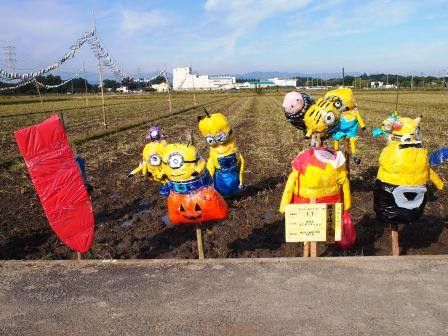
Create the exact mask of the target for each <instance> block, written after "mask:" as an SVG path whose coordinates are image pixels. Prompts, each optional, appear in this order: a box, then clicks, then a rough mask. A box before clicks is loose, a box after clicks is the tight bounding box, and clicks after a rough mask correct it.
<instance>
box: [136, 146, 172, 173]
mask: <svg viewBox="0 0 448 336" xmlns="http://www.w3.org/2000/svg"><path fill="white" fill-rule="evenodd" d="M166 146H167V144H166V141H165V140H161V141H154V142H150V143H148V144H147V145H146V146H145V147H144V148H143V154H142V156H143V170H142V174H143V175H147V174H150V175H151V176H152V178H153V179H154V180H156V181H159V182H160V181H162V180H163V178H162V175H163V170H162V156H163V152H164V151H165V148H166Z"/></svg>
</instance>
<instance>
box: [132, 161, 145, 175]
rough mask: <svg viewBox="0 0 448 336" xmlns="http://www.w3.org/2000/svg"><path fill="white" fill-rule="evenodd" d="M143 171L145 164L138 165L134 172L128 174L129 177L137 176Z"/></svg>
mask: <svg viewBox="0 0 448 336" xmlns="http://www.w3.org/2000/svg"><path fill="white" fill-rule="evenodd" d="M142 170H143V164H142V163H141V162H140V164H139V165H138V167H137V168H135V169H134V170H133V171H131V172H130V173H129V174H128V177H131V176H134V175H135V174H137V173H139V172H141V171H142Z"/></svg>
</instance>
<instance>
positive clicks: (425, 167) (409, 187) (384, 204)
mask: <svg viewBox="0 0 448 336" xmlns="http://www.w3.org/2000/svg"><path fill="white" fill-rule="evenodd" d="M420 121H421V117H418V118H415V119H411V118H404V117H400V116H397V115H394V116H390V117H388V118H387V119H386V120H385V121H383V123H382V125H383V127H382V129H381V130H376V134H375V131H374V134H375V135H380V134H386V135H387V138H388V144H387V146H386V147H385V148H384V149H383V151H382V152H381V155H380V167H379V170H378V175H377V179H376V181H375V185H374V190H373V196H374V210H375V213H376V215H377V218H378V219H380V220H382V221H384V222H388V223H403V222H404V223H407V222H411V221H414V220H416V219H418V218H420V216H421V215H422V213H423V211H424V207H425V204H426V183H427V181H428V180H431V181H432V182H433V183H434V185H435V186H436V188H437V189H439V190H441V189H443V182H442V181H441V180H440V178H439V176H437V174H436V173H435V172H434V171H433V170H432V169H431V167H430V166H429V162H428V152H427V150H426V149H424V148H423V147H422V141H421V135H420V126H419V124H420Z"/></svg>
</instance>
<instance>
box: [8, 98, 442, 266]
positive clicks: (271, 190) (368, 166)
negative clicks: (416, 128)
mask: <svg viewBox="0 0 448 336" xmlns="http://www.w3.org/2000/svg"><path fill="white" fill-rule="evenodd" d="M280 106H281V97H280V96H279V97H274V96H249V97H230V98H227V99H225V100H223V101H218V102H217V103H215V104H211V105H210V106H209V111H210V112H215V111H221V112H223V113H225V114H226V115H227V116H228V117H229V119H230V120H231V122H232V124H233V129H234V131H235V133H236V136H237V141H238V143H239V147H240V150H241V152H242V153H243V155H244V156H245V158H246V161H247V168H246V184H247V189H246V190H245V191H243V192H242V194H241V195H240V196H238V197H235V198H233V199H229V200H228V204H229V208H230V212H229V218H228V219H227V220H224V221H219V222H214V223H208V224H206V225H204V228H205V229H204V239H205V253H206V257H208V258H227V257H292V256H300V255H301V253H302V251H301V250H302V246H301V245H300V244H293V243H288V244H287V243H285V241H284V240H285V239H284V220H283V216H282V215H280V214H279V213H278V212H277V209H278V205H279V203H280V198H281V194H282V191H283V187H284V184H285V180H286V178H287V176H288V174H289V171H290V162H291V160H292V159H293V158H294V157H295V155H297V153H298V152H300V151H301V150H302V149H304V148H306V146H307V142H306V141H304V140H303V139H302V138H301V134H300V133H299V132H297V131H296V130H295V129H294V128H292V127H291V126H290V125H289V124H287V123H286V121H285V120H284V117H283V112H282V110H281V107H280ZM200 113H201V110H200V109H197V110H192V111H187V112H186V113H184V114H181V115H177V116H174V117H171V118H166V119H163V120H159V121H157V123H158V124H159V125H160V126H162V128H163V130H164V132H165V133H166V135H167V138H168V140H169V141H176V140H178V138H179V137H180V136H181V135H184V133H185V132H186V131H187V130H191V129H192V130H194V131H195V133H196V135H197V144H198V146H199V147H200V149H201V152H202V153H203V154H204V156H205V157H206V156H207V151H208V150H207V148H206V146H205V143H204V141H203V140H202V139H201V138H199V135H198V132H197V119H196V117H197V115H198V114H200ZM383 114H384V113H383ZM382 116H383V115H381V116H378V117H375V118H372V120H373V121H374V122H377V121H378V120H381V117H382ZM366 119H368V118H367V117H366ZM374 122H368V126H369V127H370V128H371V127H372V126H377V125H376V124H374ZM148 126H149V125H148ZM148 126H144V127H139V128H134V129H131V130H127V131H123V132H120V133H118V134H114V135H110V136H107V137H103V138H100V139H96V140H93V141H89V142H87V143H85V144H83V145H81V146H80V147H78V148H77V150H78V153H79V154H80V155H82V156H83V157H85V158H86V159H87V170H88V174H89V176H90V182H91V184H92V185H93V186H94V191H93V193H92V195H91V198H92V204H93V207H94V212H95V240H94V243H93V245H92V247H91V249H90V250H89V251H88V252H87V253H86V254H85V255H84V258H101V259H103V258H196V257H197V252H196V236H195V232H194V228H193V227H192V226H173V225H170V224H169V223H167V221H166V220H165V218H164V217H165V216H166V215H167V210H166V199H165V198H163V197H161V196H158V185H156V184H155V183H152V182H150V181H148V180H146V179H144V178H143V177H141V176H135V177H133V178H132V179H128V178H127V176H126V175H127V173H128V172H129V171H130V170H132V169H133V168H134V167H135V166H136V165H137V164H138V162H139V160H140V153H141V149H142V146H143V145H144V136H145V134H146V131H147V128H148ZM359 144H360V145H359V152H360V156H361V157H362V159H363V162H362V163H361V165H359V166H356V165H355V164H354V163H353V162H352V163H351V174H352V183H351V185H352V197H353V203H354V208H353V210H352V211H351V215H352V218H353V219H354V221H355V224H356V230H357V242H356V245H355V246H354V247H353V248H351V249H349V250H341V249H339V248H338V247H336V246H335V245H326V244H319V250H318V253H319V255H321V256H341V255H344V256H345V255H389V254H390V253H391V252H390V228H389V227H388V226H387V225H385V224H383V223H381V222H379V221H377V220H376V219H375V218H374V212H373V205H372V192H371V190H372V185H373V181H374V179H375V176H376V171H377V169H378V167H377V160H378V156H379V153H380V150H381V148H382V147H383V146H384V143H381V142H380V141H376V140H375V141H374V140H372V137H371V136H370V134H367V133H365V134H363V135H361V138H360V140H359ZM437 171H438V173H439V174H440V175H441V176H442V177H443V178H444V181H445V182H446V176H447V173H448V169H447V168H446V166H445V167H440V168H438V169H437ZM0 178H1V180H0V183H1V190H0V192H1V194H0V209H1V215H0V220H1V223H0V230H1V231H0V259H71V258H73V257H74V253H73V252H72V251H70V249H69V248H67V247H65V246H64V245H63V244H61V242H60V241H59V240H58V239H57V237H56V236H55V235H54V233H53V232H52V231H51V228H50V227H49V225H48V222H47V220H46V218H45V215H44V213H43V209H42V207H41V205H40V202H39V199H38V197H37V194H36V193H35V191H34V188H33V186H32V184H31V181H30V178H29V175H28V173H27V171H26V167H25V165H24V164H23V163H20V164H16V165H14V166H12V167H10V168H8V169H4V170H3V171H2V172H1V177H0ZM400 247H401V253H402V254H445V253H447V252H448V196H447V193H446V191H444V192H438V193H435V192H434V189H433V188H431V189H430V199H429V202H428V203H427V206H426V211H425V215H424V216H423V217H422V218H421V219H420V220H419V221H417V222H415V223H412V224H409V225H401V226H400Z"/></svg>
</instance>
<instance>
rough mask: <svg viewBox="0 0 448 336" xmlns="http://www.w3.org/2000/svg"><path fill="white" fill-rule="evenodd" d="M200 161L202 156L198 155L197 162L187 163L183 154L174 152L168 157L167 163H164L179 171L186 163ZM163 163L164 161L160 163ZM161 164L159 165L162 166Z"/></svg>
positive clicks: (194, 161)
mask: <svg viewBox="0 0 448 336" xmlns="http://www.w3.org/2000/svg"><path fill="white" fill-rule="evenodd" d="M156 155H157V154H156ZM151 159H152V157H151ZM200 159H201V156H200V155H199V154H198V155H197V156H196V160H190V161H187V160H185V158H184V157H183V156H182V154H180V153H178V152H173V153H171V154H170V155H168V161H167V162H163V163H164V164H166V165H167V166H168V167H170V168H171V169H179V168H181V167H182V166H183V164H184V163H196V162H198V161H199V160H200ZM161 162H162V159H160V163H161ZM160 163H159V165H160Z"/></svg>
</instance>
